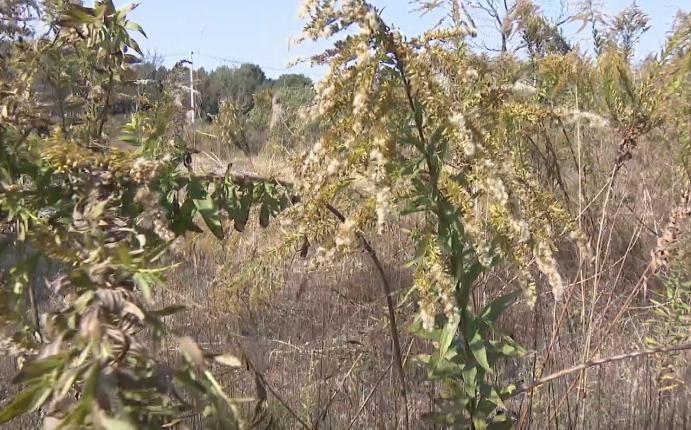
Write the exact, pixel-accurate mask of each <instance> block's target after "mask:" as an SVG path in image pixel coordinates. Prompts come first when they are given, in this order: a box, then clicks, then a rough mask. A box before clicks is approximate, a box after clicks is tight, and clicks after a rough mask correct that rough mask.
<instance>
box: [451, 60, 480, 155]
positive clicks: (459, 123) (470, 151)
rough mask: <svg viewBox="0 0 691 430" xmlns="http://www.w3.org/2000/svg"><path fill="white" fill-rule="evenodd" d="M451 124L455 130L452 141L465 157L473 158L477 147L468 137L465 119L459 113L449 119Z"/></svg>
mask: <svg viewBox="0 0 691 430" xmlns="http://www.w3.org/2000/svg"><path fill="white" fill-rule="evenodd" d="M475 73H477V72H475ZM451 123H452V124H453V126H454V129H455V136H454V140H455V141H456V143H457V145H458V146H460V148H461V149H462V150H463V154H465V156H466V157H468V158H470V157H473V156H474V155H475V152H476V150H477V146H476V144H475V142H473V139H472V137H471V136H470V132H469V131H468V127H466V123H465V117H464V116H463V114H461V113H456V114H454V115H453V116H452V117H451Z"/></svg>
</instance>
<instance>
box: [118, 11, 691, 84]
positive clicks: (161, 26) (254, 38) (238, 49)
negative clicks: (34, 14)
mask: <svg viewBox="0 0 691 430" xmlns="http://www.w3.org/2000/svg"><path fill="white" fill-rule="evenodd" d="M127 3H129V1H122V0H120V1H116V4H118V5H124V4H127ZM373 3H375V4H376V5H378V6H380V7H384V13H383V15H384V18H385V19H386V20H387V21H388V22H391V23H394V24H395V25H397V26H398V27H399V28H401V30H402V31H403V32H404V33H405V34H410V35H412V34H418V33H419V32H420V31H422V30H424V29H425V28H427V27H429V24H430V23H431V22H432V20H433V18H432V17H423V18H421V17H420V15H419V14H418V13H410V6H409V4H408V0H375V1H373ZM538 3H539V4H540V5H541V6H542V7H543V9H544V10H545V11H547V12H548V13H549V12H552V13H556V11H558V10H559V1H558V0H542V1H539V0H538ZM603 3H604V4H605V5H606V6H605V8H606V11H607V12H608V13H612V14H613V13H616V12H617V11H618V10H620V9H622V8H624V7H626V6H628V5H629V4H630V3H631V0H607V1H604V2H603ZM637 3H638V5H639V6H641V7H642V8H643V9H644V10H645V11H646V12H647V13H648V14H649V15H650V17H651V26H652V27H651V29H650V31H649V32H648V33H647V34H645V35H644V37H643V39H642V40H641V44H640V45H639V48H638V52H637V53H638V54H639V56H640V55H644V54H646V53H649V52H651V51H656V50H658V49H659V48H660V47H661V46H662V43H663V41H664V38H665V33H666V31H667V30H668V29H669V28H670V25H671V23H672V22H673V19H674V16H675V14H676V12H677V11H678V10H679V9H685V10H688V8H689V6H688V5H689V3H688V2H687V1H685V0H639V1H638V2H637ZM299 4H300V0H253V1H244V0H140V5H139V7H138V8H137V9H136V10H135V11H134V12H132V15H131V16H132V19H133V20H134V21H136V22H138V23H140V24H141V25H142V26H143V27H144V29H145V30H146V32H147V35H148V39H144V38H143V37H140V38H139V42H140V44H141V46H142V48H143V50H144V51H145V52H146V51H150V52H154V51H155V52H157V53H158V54H160V55H163V56H164V57H165V61H166V64H167V65H169V64H172V63H175V61H177V60H179V59H181V58H183V57H185V58H186V57H189V52H190V51H195V53H196V55H195V65H196V66H199V67H205V68H207V69H210V68H214V67H217V66H220V65H224V64H225V65H229V66H234V65H236V63H235V62H252V63H256V64H259V65H260V66H261V67H262V68H263V69H264V71H265V72H266V74H267V75H268V76H270V77H277V76H278V75H280V74H282V73H287V72H288V73H305V74H307V75H309V76H311V77H312V78H315V79H318V78H319V77H320V76H321V75H322V72H321V71H320V70H318V69H316V70H315V69H310V68H309V67H308V66H307V65H298V66H296V67H293V68H292V69H287V65H288V63H289V62H290V61H291V60H293V59H295V58H296V57H298V56H300V55H306V54H310V53H314V52H318V51H319V48H320V47H324V46H325V45H323V44H321V45H319V46H315V45H310V44H307V45H304V46H301V47H298V48H296V47H290V44H289V39H290V37H291V36H296V35H298V34H299V33H300V30H301V28H302V23H301V21H300V19H298V17H297V10H298V7H299ZM478 26H479V32H480V37H481V38H483V35H484V38H483V39H482V40H483V41H486V42H488V43H490V44H491V43H492V41H496V35H495V33H493V32H492V30H491V29H490V28H489V27H486V26H484V25H482V23H478ZM580 37H582V38H586V37H588V34H587V33H584V34H583V35H581V36H580ZM589 44H590V41H586V42H584V46H590V45H589Z"/></svg>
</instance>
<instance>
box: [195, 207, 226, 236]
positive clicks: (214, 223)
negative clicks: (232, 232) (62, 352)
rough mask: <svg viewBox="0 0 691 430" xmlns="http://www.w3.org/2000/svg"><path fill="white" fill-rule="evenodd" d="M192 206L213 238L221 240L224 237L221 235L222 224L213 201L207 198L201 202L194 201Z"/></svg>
mask: <svg viewBox="0 0 691 430" xmlns="http://www.w3.org/2000/svg"><path fill="white" fill-rule="evenodd" d="M194 205H195V207H196V208H197V210H198V211H199V213H200V214H201V216H202V218H203V219H204V222H205V223H206V226H207V227H209V230H211V232H212V233H213V234H214V236H216V237H217V238H219V239H223V237H224V236H225V235H224V233H223V224H222V223H221V217H220V216H219V213H218V207H216V203H214V201H213V199H212V198H211V197H207V198H205V199H203V200H196V199H195V200H194Z"/></svg>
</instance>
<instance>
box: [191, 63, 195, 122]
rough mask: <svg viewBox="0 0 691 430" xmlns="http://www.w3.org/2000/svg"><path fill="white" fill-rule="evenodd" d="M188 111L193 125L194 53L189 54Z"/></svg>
mask: <svg viewBox="0 0 691 430" xmlns="http://www.w3.org/2000/svg"><path fill="white" fill-rule="evenodd" d="M190 110H191V111H192V124H194V117H195V115H194V51H191V52H190Z"/></svg>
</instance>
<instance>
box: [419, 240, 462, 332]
mask: <svg viewBox="0 0 691 430" xmlns="http://www.w3.org/2000/svg"><path fill="white" fill-rule="evenodd" d="M414 284H415V289H416V290H417V291H418V294H419V297H420V299H419V301H418V306H419V307H420V320H421V322H422V326H423V328H424V329H425V330H432V329H433V328H434V322H435V316H436V314H437V308H438V306H439V305H441V309H442V312H443V313H444V315H445V316H446V317H447V318H449V319H451V318H452V317H453V316H454V315H457V314H458V312H459V310H458V304H457V303H456V297H455V293H454V291H455V286H454V281H453V278H452V277H451V276H450V275H449V274H448V273H447V272H446V270H444V265H443V260H442V258H441V250H440V249H439V247H438V246H437V245H436V244H434V242H433V241H428V243H427V245H426V248H425V251H424V255H423V256H422V258H421V260H420V261H419V262H418V265H417V270H416V274H415V280H414Z"/></svg>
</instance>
